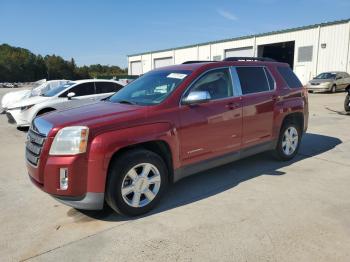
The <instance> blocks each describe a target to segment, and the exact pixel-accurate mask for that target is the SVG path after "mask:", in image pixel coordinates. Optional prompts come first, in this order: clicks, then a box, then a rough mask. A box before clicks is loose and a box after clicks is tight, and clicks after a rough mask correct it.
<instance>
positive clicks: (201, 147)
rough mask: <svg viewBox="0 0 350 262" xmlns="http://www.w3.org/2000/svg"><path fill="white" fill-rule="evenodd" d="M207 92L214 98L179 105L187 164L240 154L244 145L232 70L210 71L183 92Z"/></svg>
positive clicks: (183, 150) (182, 145)
mask: <svg viewBox="0 0 350 262" xmlns="http://www.w3.org/2000/svg"><path fill="white" fill-rule="evenodd" d="M192 91H207V92H209V94H210V96H211V99H210V101H208V102H205V103H202V104H197V105H180V109H179V118H180V128H179V129H178V132H179V136H180V138H181V139H180V141H181V145H180V146H181V160H182V163H183V164H184V165H187V164H191V163H194V162H198V161H203V160H206V159H208V158H212V157H215V156H220V155H223V154H225V153H228V152H232V151H237V150H239V148H240V144H241V134H242V107H241V100H240V99H241V98H240V97H239V96H237V95H236V94H235V92H234V88H233V82H232V79H231V73H230V69H229V68H221V69H215V70H210V71H208V72H206V73H205V74H203V75H202V76H201V77H200V78H199V79H197V80H196V81H195V82H194V83H193V84H192V85H191V87H190V88H189V89H188V90H187V91H186V92H185V93H184V96H183V99H184V98H186V97H187V95H188V94H189V93H190V92H192Z"/></svg>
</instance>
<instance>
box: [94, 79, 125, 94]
mask: <svg viewBox="0 0 350 262" xmlns="http://www.w3.org/2000/svg"><path fill="white" fill-rule="evenodd" d="M95 84H96V93H97V94H103V93H114V92H117V91H118V90H119V89H121V88H122V86H121V85H118V84H117V83H113V82H96V83H95Z"/></svg>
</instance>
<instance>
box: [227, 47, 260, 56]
mask: <svg viewBox="0 0 350 262" xmlns="http://www.w3.org/2000/svg"><path fill="white" fill-rule="evenodd" d="M253 56H254V50H253V47H252V46H248V47H242V48H234V49H228V50H225V58H227V57H253Z"/></svg>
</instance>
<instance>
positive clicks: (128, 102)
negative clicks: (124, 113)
mask: <svg viewBox="0 0 350 262" xmlns="http://www.w3.org/2000/svg"><path fill="white" fill-rule="evenodd" d="M117 103H120V104H128V105H136V103H135V102H132V101H128V100H120V101H117Z"/></svg>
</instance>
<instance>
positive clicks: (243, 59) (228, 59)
mask: <svg viewBox="0 0 350 262" xmlns="http://www.w3.org/2000/svg"><path fill="white" fill-rule="evenodd" d="M222 61H265V62H277V61H276V60H274V59H272V58H268V57H227V58H225V59H224V60H222Z"/></svg>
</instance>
